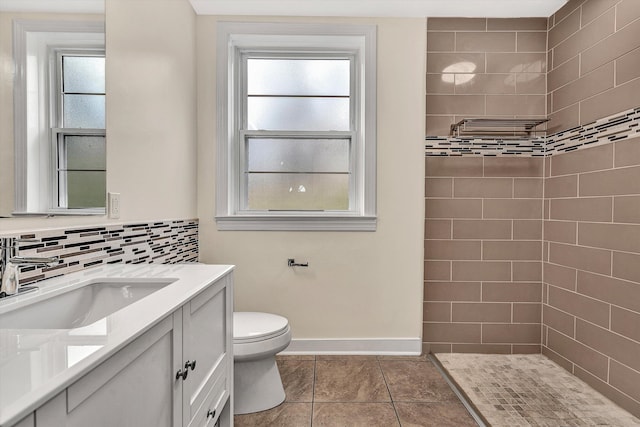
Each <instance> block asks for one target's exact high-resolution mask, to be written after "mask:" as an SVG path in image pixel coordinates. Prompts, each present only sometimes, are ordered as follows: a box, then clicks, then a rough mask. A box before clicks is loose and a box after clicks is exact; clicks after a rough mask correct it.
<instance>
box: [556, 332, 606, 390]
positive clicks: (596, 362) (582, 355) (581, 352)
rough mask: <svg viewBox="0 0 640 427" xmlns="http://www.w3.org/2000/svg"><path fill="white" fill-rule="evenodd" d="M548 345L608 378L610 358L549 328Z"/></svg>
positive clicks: (580, 364) (594, 372)
mask: <svg viewBox="0 0 640 427" xmlns="http://www.w3.org/2000/svg"><path fill="white" fill-rule="evenodd" d="M548 346H549V348H550V349H551V350H553V351H555V352H556V353H558V354H559V355H561V356H562V357H564V358H566V359H568V360H571V361H573V362H574V363H575V364H577V365H579V366H580V367H582V368H584V369H585V370H587V371H589V372H591V373H592V374H593V375H595V376H597V377H598V378H600V379H603V380H606V379H607V372H608V358H607V357H606V356H604V355H602V354H600V353H598V352H597V351H595V350H592V349H591V348H589V347H587V346H586V345H584V344H581V343H579V342H577V341H574V340H572V339H571V338H568V337H566V336H565V335H562V334H560V333H559V332H556V331H554V330H553V329H549V341H548Z"/></svg>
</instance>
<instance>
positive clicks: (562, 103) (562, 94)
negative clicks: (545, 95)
mask: <svg viewBox="0 0 640 427" xmlns="http://www.w3.org/2000/svg"><path fill="white" fill-rule="evenodd" d="M614 77H615V72H614V64H613V62H610V63H608V64H605V65H603V66H602V67H600V68H597V69H596V70H594V71H592V72H591V73H589V74H586V75H583V77H581V78H579V79H578V80H574V81H572V82H571V83H568V84H566V85H564V86H562V87H561V88H558V89H556V90H555V91H553V92H552V95H551V96H552V97H553V109H554V111H555V110H561V109H563V108H565V107H568V106H569V105H571V104H575V103H576V102H578V101H581V100H583V99H585V98H588V97H590V96H593V95H596V94H598V93H601V92H604V91H606V90H607V89H611V88H612V87H613V84H614V82H613V80H614Z"/></svg>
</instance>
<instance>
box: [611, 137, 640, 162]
mask: <svg viewBox="0 0 640 427" xmlns="http://www.w3.org/2000/svg"><path fill="white" fill-rule="evenodd" d="M614 147H615V148H614V151H615V166H616V167H617V168H618V167H621V166H635V165H640V137H632V138H629V139H627V140H624V141H617V142H616V143H615V144H614Z"/></svg>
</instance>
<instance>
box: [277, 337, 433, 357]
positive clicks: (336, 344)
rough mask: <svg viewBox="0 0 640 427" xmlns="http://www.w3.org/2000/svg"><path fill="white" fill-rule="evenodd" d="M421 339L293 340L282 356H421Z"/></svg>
mask: <svg viewBox="0 0 640 427" xmlns="http://www.w3.org/2000/svg"><path fill="white" fill-rule="evenodd" d="M420 353H422V342H421V340H420V338H343V339H322V338H320V339H292V340H291V344H289V347H287V348H286V349H285V350H284V351H283V352H282V353H280V354H289V355H294V354H352V355H356V354H363V355H392V356H419V355H420Z"/></svg>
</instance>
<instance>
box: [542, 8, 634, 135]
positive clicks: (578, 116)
mask: <svg viewBox="0 0 640 427" xmlns="http://www.w3.org/2000/svg"><path fill="white" fill-rule="evenodd" d="M639 18H640V1H638V0H587V1H585V0H570V1H569V2H568V3H567V4H566V5H565V6H564V7H563V8H561V9H560V10H558V12H556V13H555V14H554V15H552V16H551V17H550V18H549V23H548V25H549V50H548V64H549V65H548V68H549V74H548V76H547V88H548V93H549V98H548V102H549V107H548V109H549V118H550V122H549V126H548V129H549V130H550V132H554V133H555V132H559V131H561V130H565V129H569V128H573V127H575V126H577V125H584V124H587V123H590V122H592V121H594V120H597V119H600V118H602V117H606V116H609V115H612V114H614V113H618V112H620V111H623V110H627V109H630V108H635V107H638V97H637V94H638V92H640V66H638V65H639V64H640V42H639V41H640V19H639Z"/></svg>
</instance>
